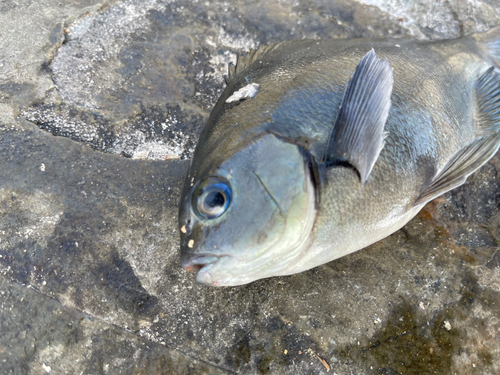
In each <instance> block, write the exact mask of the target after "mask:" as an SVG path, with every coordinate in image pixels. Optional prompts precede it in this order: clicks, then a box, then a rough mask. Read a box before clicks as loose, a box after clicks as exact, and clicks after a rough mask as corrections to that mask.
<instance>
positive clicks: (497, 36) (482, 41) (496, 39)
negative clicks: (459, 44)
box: [472, 26, 500, 66]
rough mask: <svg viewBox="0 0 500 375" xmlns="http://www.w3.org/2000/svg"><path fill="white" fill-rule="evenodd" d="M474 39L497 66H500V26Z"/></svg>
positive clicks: (477, 35)
mask: <svg viewBox="0 0 500 375" xmlns="http://www.w3.org/2000/svg"><path fill="white" fill-rule="evenodd" d="M472 37H473V38H474V39H475V40H476V42H478V44H479V45H480V46H481V47H482V48H483V49H484V50H485V51H486V52H487V53H488V54H489V55H490V56H491V57H492V58H493V59H494V60H495V63H496V65H497V66H500V26H497V27H494V28H493V29H491V30H489V31H487V32H485V33H482V34H474V35H473V36H472Z"/></svg>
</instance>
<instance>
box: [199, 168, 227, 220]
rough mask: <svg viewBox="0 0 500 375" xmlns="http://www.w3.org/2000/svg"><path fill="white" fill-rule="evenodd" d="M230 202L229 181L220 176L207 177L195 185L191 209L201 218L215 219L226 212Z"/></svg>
mask: <svg viewBox="0 0 500 375" xmlns="http://www.w3.org/2000/svg"><path fill="white" fill-rule="evenodd" d="M230 203H231V188H230V187H229V183H228V182H227V181H225V180H224V179H222V178H220V177H208V178H207V179H206V180H203V181H202V182H201V183H200V184H198V186H196V188H195V190H194V193H193V201H192V205H193V209H194V211H195V213H196V214H198V215H199V216H200V217H201V218H203V219H215V218H217V217H219V216H221V215H222V214H223V213H224V212H226V210H227V208H228V207H229V204H230Z"/></svg>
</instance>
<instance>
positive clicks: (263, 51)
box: [224, 41, 293, 84]
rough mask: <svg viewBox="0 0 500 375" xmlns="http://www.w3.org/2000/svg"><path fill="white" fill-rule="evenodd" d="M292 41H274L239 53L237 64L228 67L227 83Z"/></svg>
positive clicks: (230, 64)
mask: <svg viewBox="0 0 500 375" xmlns="http://www.w3.org/2000/svg"><path fill="white" fill-rule="evenodd" d="M290 43H293V41H291V42H281V43H273V44H270V45H268V46H261V47H259V48H258V49H257V50H253V49H252V50H250V51H249V52H248V53H247V54H246V55H245V56H242V55H239V56H238V58H237V59H236V64H233V63H229V64H228V67H227V72H228V74H227V76H226V77H224V79H225V80H226V84H227V83H229V82H231V81H232V80H233V79H234V77H236V76H237V75H239V74H240V73H241V72H242V71H243V70H245V69H246V68H248V67H249V66H250V65H251V64H253V63H254V62H255V61H257V60H258V59H262V58H263V57H264V56H265V55H267V54H268V53H270V52H272V51H275V50H277V49H279V48H281V47H283V46H285V45H288V44H290Z"/></svg>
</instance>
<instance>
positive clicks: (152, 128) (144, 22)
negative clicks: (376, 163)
mask: <svg viewBox="0 0 500 375" xmlns="http://www.w3.org/2000/svg"><path fill="white" fill-rule="evenodd" d="M0 21H1V22H0V68H1V69H0V160H1V172H0V332H1V335H0V373H2V374H4V373H5V374H8V373H14V374H26V373H33V374H43V373H53V374H65V373H68V374H73V373H81V374H97V373H106V374H115V373H121V374H136V373H144V374H150V373H165V374H171V373H179V374H212V373H213V374H219V373H243V374H253V373H263V374H265V373H273V374H275V373H276V374H288V373H327V372H328V373H336V374H396V373H403V374H422V373H436V374H443V373H446V374H452V373H456V374H474V373H477V374H496V373H499V372H500V306H499V304H500V281H499V280H500V252H499V251H498V249H499V247H500V243H499V241H500V209H499V207H500V157H499V155H497V156H496V157H495V158H494V159H492V161H490V162H489V163H488V164H487V165H486V166H485V167H483V168H482V169H481V170H480V171H479V172H478V173H476V174H475V175H473V176H472V177H471V178H470V179H469V181H468V182H467V183H466V184H465V185H464V186H462V187H460V188H459V189H456V190H455V191H453V192H450V193H448V194H446V195H445V196H444V197H440V198H438V199H436V200H435V201H433V202H431V203H430V204H428V205H427V206H426V207H425V208H424V209H423V210H422V212H421V213H420V214H419V215H418V216H417V217H416V218H415V219H414V220H412V221H411V222H410V223H409V224H408V225H407V226H406V227H405V228H403V229H402V230H400V231H398V232H397V233H395V234H394V235H392V236H390V237H389V238H387V239H385V240H384V241H381V242H379V243H377V244H374V245H372V246H370V247H369V248H367V249H365V250H362V251H360V252H357V253H355V254H352V255H349V256H347V257H344V258H342V259H339V260H337V261H334V262H332V263H329V264H326V265H324V266H321V267H318V268H316V269H313V270H311V271H308V272H304V273H302V274H298V275H294V276H290V277H283V278H273V279H269V280H262V281H259V282H255V283H253V284H250V285H247V286H243V287H237V288H226V289H211V288H207V287H204V286H201V285H198V284H196V283H195V282H194V278H193V276H192V275H189V274H187V273H185V272H184V271H183V270H182V269H181V268H180V266H179V261H178V244H177V242H178V233H177V224H176V221H177V219H176V215H177V204H178V200H179V189H180V187H181V185H182V180H183V176H184V173H185V172H186V169H187V166H188V164H189V162H188V160H187V159H189V158H190V156H191V154H192V151H193V147H194V145H195V144H196V140H197V137H198V134H199V131H200V129H201V127H202V126H203V123H204V121H205V120H206V118H207V116H208V114H209V111H210V108H211V106H212V105H213V104H214V103H215V101H216V99H217V96H218V94H219V93H220V91H221V89H222V88H223V73H224V72H225V65H226V63H227V62H228V61H231V60H234V59H235V56H236V54H237V53H239V52H243V51H245V50H247V49H248V48H255V47H258V46H259V45H262V44H267V43H271V42H276V41H280V40H290V39H295V38H304V37H309V38H346V37H378V36H384V37H385V36H393V37H405V36H407V37H415V38H419V39H439V38H454V37H458V36H461V35H464V34H465V35H467V34H470V33H472V32H477V31H486V30H488V29H489V28H491V27H493V26H495V25H500V6H499V5H498V4H497V2H496V1H493V0H489V1H487V0H485V1H482V2H481V1H465V0H449V1H446V2H435V1H434V0H419V1H417V2H414V1H409V0H398V1H390V2H387V1H379V0H358V1H352V2H351V1H347V0H341V1H338V2H332V1H326V0H324V1H322V0H317V1H294V0H283V1H277V2H274V3H269V2H267V1H250V0H248V1H243V0H242V1H235V2H205V1H194V0H193V1H180V0H179V1H152V0H148V1H144V0H128V1H110V2H107V3H103V4H100V3H98V2H96V1H89V0H80V1H78V0H72V1H69V0H66V1H55V0H44V1H36V2H32V1H17V2H7V1H0ZM54 135H56V136H54ZM134 159H135V160H134ZM165 159H181V160H165ZM183 159H185V160H183ZM328 370H329V371H328Z"/></svg>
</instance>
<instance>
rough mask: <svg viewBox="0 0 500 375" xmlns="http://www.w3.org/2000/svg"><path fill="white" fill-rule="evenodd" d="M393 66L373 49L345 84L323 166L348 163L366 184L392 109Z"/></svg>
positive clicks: (382, 140) (381, 145)
mask: <svg viewBox="0 0 500 375" xmlns="http://www.w3.org/2000/svg"><path fill="white" fill-rule="evenodd" d="M392 84H393V76H392V67H391V64H390V63H389V61H387V60H381V59H379V58H378V57H377V55H376V54H375V51H374V50H373V49H372V50H371V51H370V52H368V53H367V54H366V55H365V56H364V57H363V58H362V59H361V61H360V62H359V64H358V66H357V67H356V70H355V71H354V74H353V76H352V77H351V79H350V80H349V82H348V84H347V88H346V90H345V94H344V98H343V99H342V104H341V107H340V109H339V113H338V115H337V119H336V120H335V125H334V126H333V130H332V133H331V135H330V139H329V141H328V147H327V149H326V158H325V161H326V164H327V166H334V165H338V164H341V163H345V162H347V163H349V164H351V165H352V166H353V167H354V168H355V169H356V170H357V171H358V173H359V176H360V178H361V183H363V184H364V183H365V182H366V180H367V179H368V176H369V175H370V172H371V171H372V169H373V166H374V165H375V162H376V161H377V158H378V156H379V155H380V151H382V148H383V147H384V137H385V134H384V126H385V122H386V120H387V116H388V115H389V109H390V107H391V93H392Z"/></svg>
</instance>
